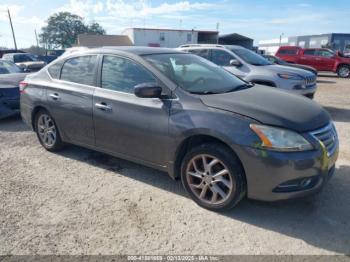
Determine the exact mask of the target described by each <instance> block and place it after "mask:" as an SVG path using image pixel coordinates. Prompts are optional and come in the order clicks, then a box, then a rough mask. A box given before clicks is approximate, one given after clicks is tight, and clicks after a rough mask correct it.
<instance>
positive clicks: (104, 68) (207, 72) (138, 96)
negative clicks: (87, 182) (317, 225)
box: [21, 47, 338, 210]
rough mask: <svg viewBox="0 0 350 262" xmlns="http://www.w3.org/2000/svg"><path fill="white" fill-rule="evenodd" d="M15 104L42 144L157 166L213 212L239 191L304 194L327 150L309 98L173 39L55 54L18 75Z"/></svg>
mask: <svg viewBox="0 0 350 262" xmlns="http://www.w3.org/2000/svg"><path fill="white" fill-rule="evenodd" d="M21 114H22V118H23V119H24V121H25V122H26V123H27V125H28V126H30V127H31V128H33V130H35V132H36V133H37V136H38V139H39V141H40V143H41V145H42V146H43V147H44V148H45V149H47V150H49V151H57V150H60V149H62V147H63V146H64V145H65V144H67V143H68V144H69V143H71V144H76V145H80V146H84V147H87V148H91V149H94V150H98V151H101V152H104V153H107V154H111V155H114V156H116V157H120V158H124V159H128V160H130V161H134V162H137V163H141V164H144V165H147V166H150V167H153V168H157V169H159V170H162V171H166V172H167V173H169V174H170V176H171V177H173V178H174V179H175V178H181V180H182V183H183V185H184V187H185V189H186V190H187V192H188V193H189V195H190V196H191V197H192V198H193V199H194V201H196V202H197V203H198V204H199V205H201V206H203V207H205V208H208V209H212V210H220V209H227V208H230V207H233V206H235V205H236V204H237V203H238V202H239V201H240V200H241V199H242V198H244V197H246V196H247V197H248V198H253V199H260V200H269V201H271V200H281V199H288V198H295V197H301V196H305V195H309V194H312V193H315V192H316V191H318V190H320V189H321V188H322V186H323V185H324V184H325V183H326V181H328V179H329V178H330V177H331V176H332V174H333V172H334V170H335V168H334V167H335V162H336V159H337V156H338V138H337V134H336V130H335V127H334V125H333V123H332V122H331V119H330V117H329V115H328V113H327V112H326V111H325V110H324V109H322V107H321V106H319V105H318V104H317V103H315V102H313V101H310V100H309V99H307V98H305V97H301V96H298V95H294V94H290V93H287V92H285V91H280V90H276V89H274V88H271V87H266V86H259V85H255V86H254V85H252V84H249V83H247V82H244V81H242V80H240V79H239V78H237V77H236V76H234V75H233V74H231V73H229V72H227V71H225V70H224V69H222V68H221V67H218V66H216V65H215V64H213V63H211V62H209V61H207V60H206V59H203V58H201V57H199V56H196V55H193V54H188V53H184V52H181V51H175V50H172V49H163V48H141V47H126V48H121V47H120V48H100V49H91V50H86V51H80V52H75V53H72V54H70V55H67V56H63V57H61V58H58V59H57V60H55V61H54V62H53V63H52V64H50V65H48V66H46V67H45V68H44V69H42V70H41V71H39V72H38V73H36V74H34V75H30V76H28V77H27V78H26V79H25V81H24V82H23V83H22V85H21Z"/></svg>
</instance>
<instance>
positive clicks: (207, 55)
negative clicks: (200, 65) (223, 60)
mask: <svg viewBox="0 0 350 262" xmlns="http://www.w3.org/2000/svg"><path fill="white" fill-rule="evenodd" d="M188 52H189V53H192V54H195V55H199V56H201V57H203V58H205V59H208V60H209V59H210V50H209V49H189V50H188Z"/></svg>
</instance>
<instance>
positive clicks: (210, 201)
mask: <svg viewBox="0 0 350 262" xmlns="http://www.w3.org/2000/svg"><path fill="white" fill-rule="evenodd" d="M203 157H204V161H205V162H206V163H207V164H208V165H207V169H205V168H204V164H203V163H204V162H203ZM214 160H215V161H216V163H215V162H213V161H214ZM201 163H202V164H201ZM210 164H212V166H211V167H209V165H210ZM205 170H206V172H205ZM225 170H226V171H225ZM220 172H221V175H218V174H220ZM181 180H182V184H183V186H184V188H185V189H186V191H187V193H188V194H189V195H190V197H191V198H192V199H193V200H194V201H195V202H196V203H197V204H198V205H199V206H202V207H204V208H206V209H209V210H213V211H224V210H228V209H231V208H233V207H234V206H236V205H237V204H238V203H239V202H240V201H241V200H242V198H243V197H244V196H245V195H246V180H245V175H244V171H243V168H242V166H241V163H240V161H239V160H238V158H237V156H236V155H235V154H233V153H232V151H231V150H229V149H228V148H226V147H225V146H223V145H221V144H218V143H208V144H202V145H200V146H197V147H194V148H192V149H191V150H189V151H188V152H187V153H186V155H185V156H184V158H183V160H182V164H181ZM230 187H231V188H230ZM203 192H204V193H203Z"/></svg>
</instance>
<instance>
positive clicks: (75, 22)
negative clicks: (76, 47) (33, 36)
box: [39, 12, 106, 48]
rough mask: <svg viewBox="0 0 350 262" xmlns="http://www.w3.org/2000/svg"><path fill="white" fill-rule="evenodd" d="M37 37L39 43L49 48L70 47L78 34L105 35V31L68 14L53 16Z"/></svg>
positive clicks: (97, 25) (95, 24)
mask: <svg viewBox="0 0 350 262" xmlns="http://www.w3.org/2000/svg"><path fill="white" fill-rule="evenodd" d="M41 30H42V33H41V34H40V35H39V38H40V42H41V43H43V44H45V45H46V47H50V48H67V47H71V46H72V45H73V44H74V43H75V42H76V40H77V37H78V35H79V34H86V33H88V34H98V35H103V34H105V33H106V32H105V30H104V29H103V28H102V27H101V26H100V25H99V24H98V23H92V24H85V23H84V20H83V18H82V17H80V16H78V15H74V14H71V13H69V12H60V13H56V14H53V15H52V16H50V17H49V18H48V20H47V26H45V27H43V28H42V29H41Z"/></svg>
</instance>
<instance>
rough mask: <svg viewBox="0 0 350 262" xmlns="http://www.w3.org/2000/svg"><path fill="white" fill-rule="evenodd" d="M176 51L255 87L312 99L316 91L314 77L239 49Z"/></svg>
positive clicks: (185, 48)
mask: <svg viewBox="0 0 350 262" xmlns="http://www.w3.org/2000/svg"><path fill="white" fill-rule="evenodd" d="M179 50H182V51H185V52H189V53H193V54H196V55H199V56H201V57H203V58H205V59H208V60H210V61H212V62H213V63H215V64H217V65H218V66H222V67H223V68H224V69H226V70H227V71H229V72H230V73H232V74H234V75H236V76H238V77H240V78H242V79H244V80H245V81H248V82H252V83H255V84H261V85H266V86H271V87H277V88H281V89H283V90H287V91H291V92H293V93H295V94H300V95H304V96H307V97H309V98H313V97H314V93H315V92H316V89H317V84H316V78H317V76H316V75H315V74H313V73H311V72H308V71H305V70H303V69H298V68H291V67H285V66H280V65H275V64H273V63H271V62H270V61H268V60H267V59H265V58H264V57H262V56H261V55H258V54H256V53H254V52H253V51H251V50H248V49H246V48H244V47H241V46H234V45H201V44H195V45H182V46H180V47H179Z"/></svg>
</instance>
